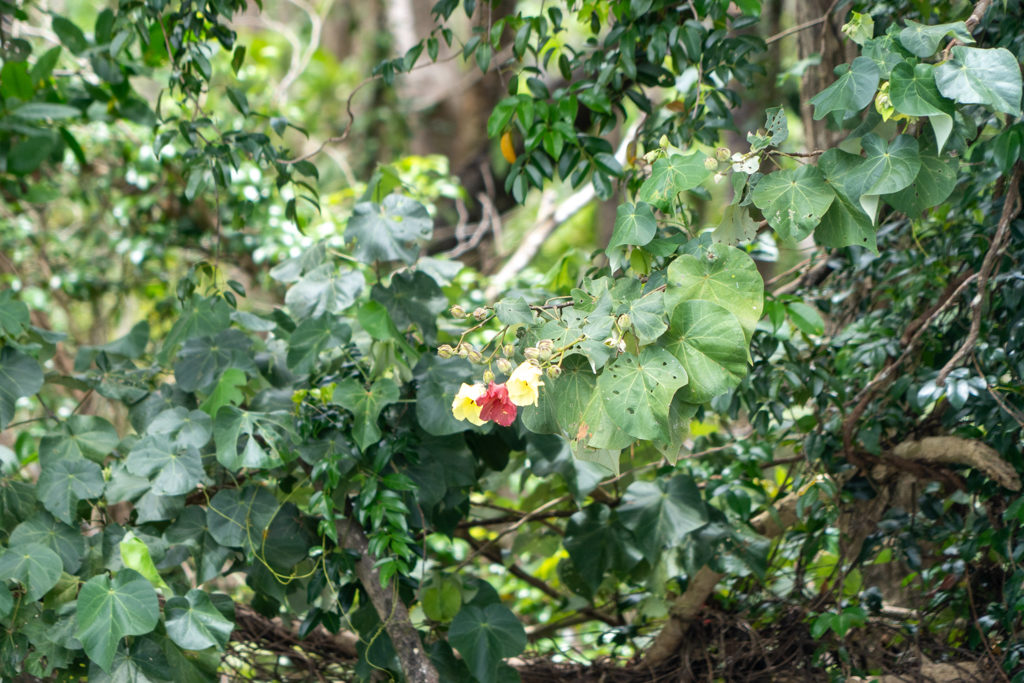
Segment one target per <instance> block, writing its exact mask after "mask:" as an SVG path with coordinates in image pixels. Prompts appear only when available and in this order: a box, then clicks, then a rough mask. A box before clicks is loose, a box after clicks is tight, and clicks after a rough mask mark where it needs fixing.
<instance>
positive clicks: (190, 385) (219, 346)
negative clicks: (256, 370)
mask: <svg viewBox="0 0 1024 683" xmlns="http://www.w3.org/2000/svg"><path fill="white" fill-rule="evenodd" d="M251 346H252V342H251V341H250V340H249V338H248V337H247V336H245V334H243V333H242V332H241V331H239V330H225V331H223V332H221V333H219V334H217V335H215V336H206V337H194V338H192V339H189V340H188V341H187V342H185V344H184V346H182V347H181V351H180V352H179V353H178V360H177V362H176V363H175V364H174V378H175V380H176V382H177V386H178V388H179V389H181V390H182V391H203V392H206V391H209V390H210V389H211V388H213V384H214V383H215V382H217V380H219V379H220V376H221V373H223V372H224V371H225V370H226V369H228V368H229V367H232V366H236V367H242V368H246V367H249V366H251V365H252V360H251V358H252V353H251V351H250V347H251Z"/></svg>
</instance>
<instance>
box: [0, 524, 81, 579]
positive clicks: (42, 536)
mask: <svg viewBox="0 0 1024 683" xmlns="http://www.w3.org/2000/svg"><path fill="white" fill-rule="evenodd" d="M29 543H38V544H40V545H44V546H46V547H47V548H49V549H50V550H52V551H54V552H55V553H57V554H58V555H59V556H60V560H61V563H62V564H63V565H64V571H66V572H68V573H69V574H74V573H75V572H77V571H78V567H79V566H80V565H81V564H82V556H83V555H84V554H85V539H84V538H83V537H82V532H81V531H79V530H78V529H76V528H74V527H72V526H69V525H67V524H64V523H63V522H61V521H59V520H57V519H56V518H55V517H53V515H51V514H50V513H48V512H46V511H45V510H37V511H36V513H35V514H33V515H32V516H31V517H29V518H28V519H26V520H25V521H24V522H22V523H21V524H19V525H18V526H16V527H14V531H12V532H11V538H10V544H11V546H12V547H14V546H19V545H26V544H29Z"/></svg>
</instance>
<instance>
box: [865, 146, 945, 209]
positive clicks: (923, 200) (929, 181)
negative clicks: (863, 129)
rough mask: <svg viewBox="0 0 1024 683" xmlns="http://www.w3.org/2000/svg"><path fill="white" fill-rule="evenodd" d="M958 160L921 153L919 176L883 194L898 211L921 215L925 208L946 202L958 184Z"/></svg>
mask: <svg viewBox="0 0 1024 683" xmlns="http://www.w3.org/2000/svg"><path fill="white" fill-rule="evenodd" d="M956 169H957V160H956V159H955V158H953V157H940V156H936V155H935V154H923V155H921V170H920V171H918V174H917V179H916V180H915V181H914V184H913V185H910V186H909V187H907V188H904V189H903V190H900V191H899V192H896V193H895V194H887V195H884V196H883V197H882V199H884V200H885V201H887V202H888V203H889V204H891V205H892V206H893V208H895V209H896V210H897V211H902V212H903V213H905V214H907V215H908V216H910V217H911V218H919V217H920V216H921V214H922V213H924V210H925V209H929V208H931V207H933V206H937V205H939V204H941V203H942V202H944V201H945V200H946V198H947V197H949V195H950V194H952V193H953V188H954V187H956Z"/></svg>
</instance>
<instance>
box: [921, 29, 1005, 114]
mask: <svg viewBox="0 0 1024 683" xmlns="http://www.w3.org/2000/svg"><path fill="white" fill-rule="evenodd" d="M935 85H937V86H938V88H939V92H940V93H942V94H943V95H945V96H946V97H948V98H949V99H951V100H956V101H957V102H960V103H961V104H985V105H988V106H989V107H992V108H993V109H995V110H996V111H1001V112H1004V113H1006V114H1010V115H1011V116H1019V115H1020V97H1021V76H1020V64H1018V63H1017V58H1016V57H1014V56H1013V53H1012V52H1010V51H1009V50H1007V49H1006V48H1002V47H995V48H986V49H981V48H975V47H963V46H957V47H954V48H953V58H952V59H950V60H949V61H948V62H946V63H944V64H940V65H939V66H938V67H936V69H935Z"/></svg>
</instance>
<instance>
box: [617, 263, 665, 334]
mask: <svg viewBox="0 0 1024 683" xmlns="http://www.w3.org/2000/svg"><path fill="white" fill-rule="evenodd" d="M611 293H612V299H613V300H614V302H615V313H616V315H620V316H621V315H622V314H623V313H625V314H626V315H628V316H629V320H630V326H631V327H632V328H633V332H634V334H636V338H637V340H638V341H639V342H640V345H641V346H643V345H645V344H650V343H651V342H653V341H654V340H655V339H657V338H658V337H660V336H661V335H662V334H664V333H665V330H667V329H668V325H667V324H666V323H665V296H664V294H663V293H662V292H661V291H659V290H658V289H654V290H652V291H648V292H646V293H645V292H644V291H643V285H641V283H640V281H639V280H637V279H636V278H632V277H629V278H622V279H620V280H618V281H617V282H616V283H615V286H614V287H613V288H612V292H611Z"/></svg>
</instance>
